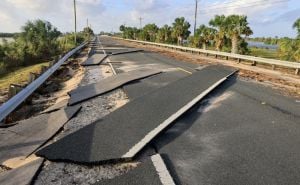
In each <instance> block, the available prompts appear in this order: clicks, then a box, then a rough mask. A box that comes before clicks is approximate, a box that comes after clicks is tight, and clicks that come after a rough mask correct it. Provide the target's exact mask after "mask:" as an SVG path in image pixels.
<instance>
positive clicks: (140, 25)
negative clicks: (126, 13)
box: [139, 17, 143, 29]
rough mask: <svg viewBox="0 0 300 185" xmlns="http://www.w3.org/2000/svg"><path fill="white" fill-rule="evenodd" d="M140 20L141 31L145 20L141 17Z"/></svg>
mask: <svg viewBox="0 0 300 185" xmlns="http://www.w3.org/2000/svg"><path fill="white" fill-rule="evenodd" d="M139 20H140V29H142V20H143V18H142V17H140V18H139Z"/></svg>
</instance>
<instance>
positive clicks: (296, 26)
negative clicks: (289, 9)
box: [293, 18, 300, 38]
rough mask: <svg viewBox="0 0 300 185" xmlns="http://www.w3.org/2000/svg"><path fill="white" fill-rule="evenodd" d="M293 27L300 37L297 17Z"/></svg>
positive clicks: (299, 19) (299, 23) (299, 25)
mask: <svg viewBox="0 0 300 185" xmlns="http://www.w3.org/2000/svg"><path fill="white" fill-rule="evenodd" d="M293 28H294V29H296V30H297V32H298V38H300V18H298V19H297V20H296V21H295V23H294V24H293Z"/></svg>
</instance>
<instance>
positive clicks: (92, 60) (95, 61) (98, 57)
mask: <svg viewBox="0 0 300 185" xmlns="http://www.w3.org/2000/svg"><path fill="white" fill-rule="evenodd" d="M106 57H107V55H106V54H97V53H96V54H93V55H92V56H91V57H89V58H88V59H87V60H86V61H85V62H83V63H82V64H81V65H82V66H92V65H99V64H101V62H102V61H103V60H104V59H105V58H106Z"/></svg>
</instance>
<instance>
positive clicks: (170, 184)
mask: <svg viewBox="0 0 300 185" xmlns="http://www.w3.org/2000/svg"><path fill="white" fill-rule="evenodd" d="M151 160H152V162H153V165H154V167H155V169H156V171H157V173H158V175H159V179H160V181H161V183H162V184H163V185H175V183H174V181H173V178H172V176H171V175H170V173H169V171H168V169H167V167H166V165H165V163H164V161H163V159H162V158H161V156H160V155H159V154H156V155H153V156H151Z"/></svg>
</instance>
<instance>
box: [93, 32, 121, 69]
mask: <svg viewBox="0 0 300 185" xmlns="http://www.w3.org/2000/svg"><path fill="white" fill-rule="evenodd" d="M97 38H98V40H99V43H100V47H101V49H102V50H103V53H104V54H105V55H107V54H106V51H105V50H104V49H103V45H102V44H101V41H100V38H99V37H98V36H97ZM106 60H107V63H108V65H109V67H110V68H111V70H112V72H113V74H114V75H117V72H116V71H115V69H114V67H113V66H112V64H111V61H110V59H109V57H107V58H106Z"/></svg>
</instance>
